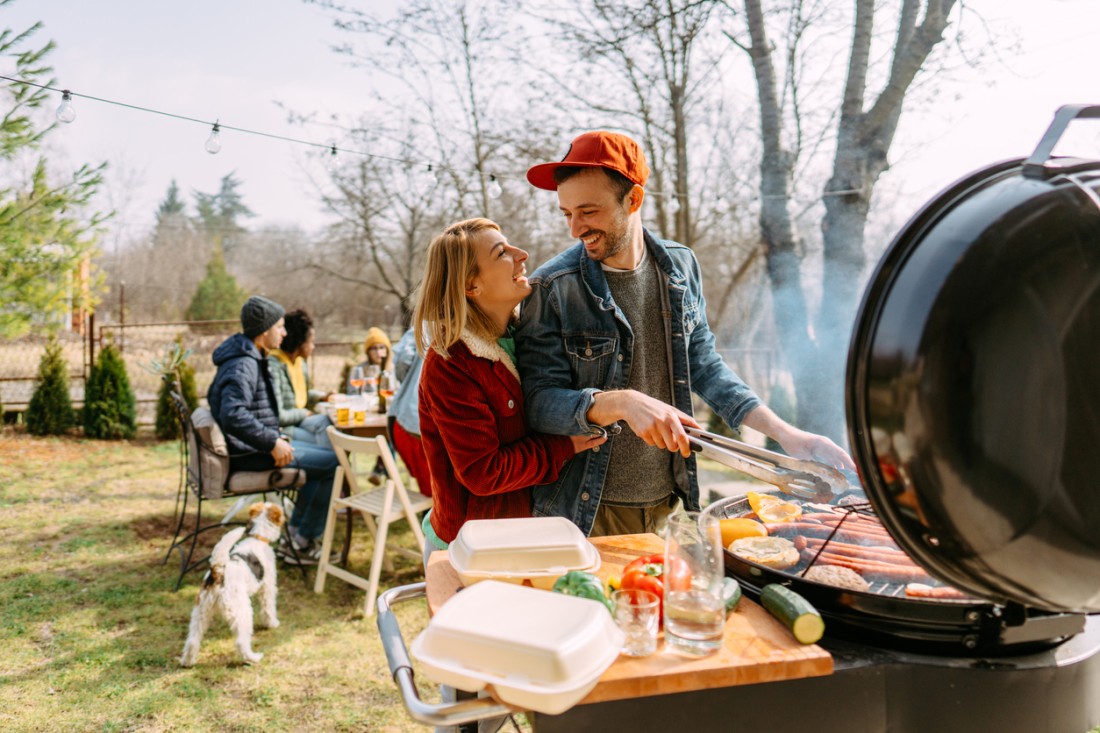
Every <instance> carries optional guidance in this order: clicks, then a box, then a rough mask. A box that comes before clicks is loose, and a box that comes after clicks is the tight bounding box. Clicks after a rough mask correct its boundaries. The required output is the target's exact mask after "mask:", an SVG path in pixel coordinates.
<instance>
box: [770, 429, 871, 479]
mask: <svg viewBox="0 0 1100 733" xmlns="http://www.w3.org/2000/svg"><path fill="white" fill-rule="evenodd" d="M779 444H780V445H781V446H783V450H785V451H786V452H787V454H788V455H790V456H794V457H795V458H801V459H803V460H810V461H817V462H818V463H824V464H825V465H827V466H832V467H833V468H840V469H846V470H848V471H855V470H856V464H855V463H853V462H852V458H851V456H849V455H848V454H847V453H845V452H844V450H843V449H842V448H841V447H840V446H839V445H837V444H836V443H834V442H833V441H831V440H829V439H828V438H826V437H825V436H824V435H816V434H815V433H807V432H806V431H805V430H797V429H796V430H792V431H791V435H789V436H786V437H784V439H783V440H781V441H779Z"/></svg>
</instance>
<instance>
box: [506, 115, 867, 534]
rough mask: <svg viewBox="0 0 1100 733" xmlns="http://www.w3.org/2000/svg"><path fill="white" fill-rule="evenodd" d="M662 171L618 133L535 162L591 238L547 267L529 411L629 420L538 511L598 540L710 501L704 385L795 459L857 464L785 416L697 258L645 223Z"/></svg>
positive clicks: (527, 375) (523, 334) (553, 429)
mask: <svg viewBox="0 0 1100 733" xmlns="http://www.w3.org/2000/svg"><path fill="white" fill-rule="evenodd" d="M648 177H649V166H648V165H646V161H645V155H643V153H642V151H641V149H640V148H639V147H638V144H637V143H635V142H634V141H633V140H632V139H630V138H629V137H627V136H625V135H620V134H618V133H613V132H606V131H595V132H586V133H584V134H582V135H580V136H578V137H577V138H575V139H574V140H573V142H572V144H571V145H570V148H569V151H568V152H567V153H566V154H565V157H564V158H563V159H562V160H561V161H559V162H554V163H543V164H541V165H536V166H534V167H532V168H531V169H530V170H528V171H527V180H528V181H529V182H530V183H531V185H533V186H535V187H537V188H542V189H546V190H549V191H557V192H558V206H559V208H560V209H561V212H562V214H564V215H565V220H566V222H567V223H568V224H569V231H570V234H572V235H573V237H575V238H576V239H578V240H580V241H579V242H578V243H577V244H576V245H575V246H573V247H571V248H569V249H568V250H566V251H565V252H563V253H561V254H559V255H558V256H556V257H554V258H553V259H551V260H550V261H549V262H547V263H546V264H544V265H543V266H542V267H540V268H538V270H536V271H535V273H534V275H533V276H532V277H531V278H530V284H531V286H532V288H533V289H532V292H531V294H530V295H529V296H528V297H527V300H526V301H524V303H523V306H522V309H521V311H520V324H519V330H518V332H517V334H516V356H517V362H518V366H519V371H520V375H521V377H522V382H523V391H524V396H525V399H526V403H527V415H528V420H529V421H530V422H531V427H532V429H534V430H538V431H541V432H546V433H561V434H566V435H576V434H583V433H587V432H593V431H594V430H596V429H597V427H596V426H609V425H614V424H616V423H619V421H622V423H625V425H621V428H622V430H621V433H618V434H615V435H613V436H612V437H611V438H610V439H609V440H608V441H607V443H605V444H604V445H603V446H601V447H597V448H593V449H592V450H590V451H586V452H584V453H580V454H578V455H577V456H576V457H575V458H573V459H572V460H571V461H570V462H569V464H568V465H567V466H566V468H565V470H564V471H562V473H561V474H560V476H559V477H558V480H557V481H556V482H555V483H553V484H547V485H545V486H540V487H536V488H535V490H534V513H535V514H536V515H550V516H564V517H568V518H570V519H571V520H572V521H573V522H574V523H576V524H577V526H578V527H580V528H581V530H582V531H584V532H585V534H589V535H592V536H598V535H609V534H635V533H641V532H654V531H656V530H657V529H659V528H660V526H661V525H662V524H663V522H664V519H665V518H666V517H667V516H668V514H670V513H671V512H672V510H673V509H674V508H675V506H676V504H677V503H678V502H677V500H678V499H679V500H682V501H683V503H684V505H685V506H686V507H687V508H688V509H691V510H698V509H699V484H698V477H697V472H696V467H695V458H694V456H693V455H692V453H691V449H690V447H689V445H688V437H687V434H686V433H685V432H684V425H690V426H692V427H699V424H698V423H697V422H696V421H695V419H694V418H692V416H691V411H692V407H691V393H692V392H695V393H696V394H698V395H699V396H700V397H701V398H702V399H703V401H704V402H706V403H707V405H709V406H710V408H711V409H712V410H714V411H715V413H717V414H718V415H719V416H720V417H721V418H722V419H723V420H725V421H726V422H727V423H728V424H729V425H730V426H732V427H737V426H738V425H741V424H745V425H748V426H749V427H751V428H753V429H755V430H759V431H760V432H762V433H764V434H765V435H768V436H770V437H771V438H773V439H775V440H776V441H777V442H778V443H779V444H780V445H781V446H783V449H784V450H785V451H787V452H788V453H790V454H791V455H794V456H796V457H800V458H813V459H815V460H819V461H822V462H824V463H828V464H831V465H834V466H838V467H842V468H847V469H853V468H854V466H853V464H852V461H851V458H849V457H848V455H847V454H846V453H845V452H844V451H843V450H842V449H841V448H839V447H838V446H837V445H836V444H835V443H833V442H832V441H831V440H829V439H828V438H826V437H824V436H820V435H814V434H812V433H807V432H806V431H803V430H799V429H797V428H795V427H793V426H791V425H789V424H788V423H786V422H784V421H783V420H781V419H780V418H779V417H778V416H777V415H776V414H775V413H774V412H772V411H771V410H770V409H768V408H767V407H766V406H765V405H764V404H763V403H762V402H761V401H760V399H759V398H758V397H757V396H756V394H754V393H753V391H752V390H751V389H749V387H748V386H747V385H746V384H745V383H744V382H743V381H742V380H741V378H740V377H738V376H737V374H735V373H734V372H733V370H732V369H730V368H729V367H728V366H727V365H726V364H725V362H724V361H722V358H721V357H720V356H719V355H718V353H717V352H716V351H715V348H714V335H713V334H712V333H711V331H710V327H709V326H708V324H707V315H706V301H705V300H704V298H703V292H702V279H701V276H700V272H699V263H698V262H697V261H696V259H695V255H694V253H693V252H692V251H691V250H690V249H689V248H687V247H685V246H683V245H682V244H678V243H676V242H671V241H667V240H661V239H658V238H657V237H655V236H653V234H651V233H650V232H649V231H648V230H646V229H645V228H644V227H643V226H642V220H641V208H642V201H643V200H644V198H645V189H644V186H645V183H646V180H647V179H648Z"/></svg>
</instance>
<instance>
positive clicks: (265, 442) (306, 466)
mask: <svg viewBox="0 0 1100 733" xmlns="http://www.w3.org/2000/svg"><path fill="white" fill-rule="evenodd" d="M284 313H285V311H284V309H283V307H282V306H281V305H279V304H278V303H275V302H273V301H271V300H268V299H267V298H264V297H262V296H253V297H251V298H249V299H248V301H247V302H245V304H244V307H243V308H241V330H242V333H236V334H233V335H232V336H230V337H229V338H228V339H226V340H225V341H223V342H222V343H221V345H220V346H218V348H216V349H215V350H214V357H213V358H214V364H215V366H217V367H218V373H217V374H215V375H214V383H213V384H211V385H210V392H209V393H208V394H207V401H208V402H209V403H210V412H211V413H213V415H214V419H215V420H217V421H218V425H219V426H220V427H221V429H222V432H223V433H225V440H226V443H227V444H228V447H229V453H230V456H231V458H230V460H229V465H230V468H231V469H232V470H234V471H270V470H271V469H273V468H282V467H287V468H299V469H302V470H303V471H305V472H306V483H305V485H304V486H302V488H301V489H300V490H299V492H298V500H297V502H296V503H295V505H294V511H293V513H292V514H291V517H290V537H291V539H292V540H293V542H294V545H295V549H296V550H297V552H298V554H297V558H295V555H294V553H285V554H284V560H286V561H287V562H302V563H309V564H315V563H316V562H317V561H318V559H319V553H320V543H319V542H316V540H317V539H318V538H319V537H320V536H321V534H322V533H323V532H324V530H325V519H326V517H327V514H328V504H329V496H330V495H331V492H332V477H333V474H334V473H335V472H336V465H337V460H336V454H335V453H333V452H332V450H331V449H329V448H323V447H321V446H318V445H315V444H312V443H304V442H301V441H297V440H294V441H292V440H290V439H289V438H287V437H286V436H285V435H283V434H282V433H280V432H279V418H278V415H277V413H276V412H275V388H274V387H273V385H272V382H271V372H270V371H268V363H267V352H268V351H269V350H271V349H274V348H278V346H279V344H280V343H282V340H283V337H284V336H285V335H286V329H285V328H284V327H283V315H284Z"/></svg>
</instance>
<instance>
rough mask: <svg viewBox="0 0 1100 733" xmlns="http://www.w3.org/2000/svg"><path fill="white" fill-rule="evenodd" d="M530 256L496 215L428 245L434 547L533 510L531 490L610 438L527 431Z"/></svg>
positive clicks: (418, 319)
mask: <svg viewBox="0 0 1100 733" xmlns="http://www.w3.org/2000/svg"><path fill="white" fill-rule="evenodd" d="M526 260H527V253H526V252H524V251H523V250H522V249H519V248H518V247H514V246H512V245H511V244H509V243H508V240H507V239H506V238H505V236H504V234H503V233H502V232H501V230H500V227H499V226H498V225H497V224H496V223H494V222H492V221H490V220H488V219H468V220H466V221H460V222H458V223H456V224H452V225H451V226H449V227H447V228H446V229H445V230H444V231H443V233H442V234H440V235H439V236H437V237H436V238H435V239H433V240H432V242H431V244H430V245H429V246H428V254H427V264H426V268H425V273H424V279H423V281H422V282H421V286H420V297H419V299H418V302H417V304H416V310H415V312H414V314H413V332H414V333H415V334H416V341H417V348H418V349H419V350H420V352H421V353H423V354H424V355H425V356H424V368H423V372H422V373H421V377H420V435H421V440H422V442H423V445H424V453H425V456H426V458H427V460H428V466H429V468H430V470H431V478H432V499H433V501H434V506H433V508H432V510H431V512H430V513H429V515H428V516H427V517H426V518H425V521H424V530H425V535H426V536H428V538H429V540H430V541H429V545H431V546H430V547H429V548H428V550H427V552H431V550H433V549H445V548H446V546H447V543H449V542H451V541H452V540H454V538H455V535H456V534H457V533H458V530H459V528H460V527H461V526H462V524H463V523H464V522H465V521H466V520H468V519H490V518H498V517H526V516H530V515H531V494H530V489H529V487H531V486H533V485H536V484H544V483H547V482H549V481H553V480H554V479H555V478H557V476H558V473H559V472H560V471H561V470H562V467H563V466H564V465H565V464H566V463H567V462H568V461H569V460H570V459H571V458H572V457H573V456H574V455H575V454H576V453H579V452H581V451H584V450H588V449H589V448H592V447H595V446H597V445H599V444H600V443H602V442H604V440H605V438H602V437H601V438H596V437H592V436H588V435H575V436H562V435H542V434H538V433H532V432H530V431H529V430H528V429H527V424H526V421H525V414H524V408H523V390H522V389H521V387H520V381H519V373H518V372H517V371H516V367H515V363H514V362H515V359H514V356H513V355H514V353H515V349H514V343H513V341H512V333H511V331H512V324H513V322H514V320H515V317H516V307H517V306H518V305H519V303H520V301H522V300H523V298H524V297H526V296H527V294H528V293H529V292H531V286H530V285H528V284H527V276H526V274H527V267H526V264H525V262H526ZM425 557H426V555H425Z"/></svg>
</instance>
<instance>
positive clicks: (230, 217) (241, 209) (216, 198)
mask: <svg viewBox="0 0 1100 733" xmlns="http://www.w3.org/2000/svg"><path fill="white" fill-rule="evenodd" d="M240 185H241V182H240V181H238V180H237V178H236V176H235V173H230V174H228V175H226V176H225V177H224V178H222V180H221V187H220V188H219V189H218V192H217V193H215V194H209V193H202V192H201V191H196V192H195V210H196V211H197V212H198V225H199V226H200V227H201V228H202V229H203V230H204V231H206V233H207V234H208V236H209V237H210V239H211V240H212V241H214V242H215V243H216V244H219V245H221V247H222V250H223V253H224V254H225V255H226V256H227V257H229V259H230V260H232V259H233V258H232V255H233V252H234V250H235V249H236V247H237V245H239V244H240V243H241V239H242V238H243V236H244V234H245V232H246V230H245V228H244V227H243V226H241V223H240V221H239V220H240V219H241V218H242V217H247V216H255V214H254V213H252V210H251V209H249V208H248V207H247V206H245V205H244V201H243V198H242V196H241V194H240V192H239V191H237V188H238V187H239V186H240Z"/></svg>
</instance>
